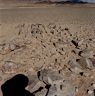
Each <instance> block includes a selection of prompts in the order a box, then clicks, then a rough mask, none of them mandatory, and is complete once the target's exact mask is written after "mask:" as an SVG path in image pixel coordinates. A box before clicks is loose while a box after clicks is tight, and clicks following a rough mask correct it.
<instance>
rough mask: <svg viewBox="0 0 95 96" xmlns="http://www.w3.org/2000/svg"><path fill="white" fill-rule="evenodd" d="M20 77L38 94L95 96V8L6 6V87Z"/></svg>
mask: <svg viewBox="0 0 95 96" xmlns="http://www.w3.org/2000/svg"><path fill="white" fill-rule="evenodd" d="M19 73H22V74H25V75H26V76H28V78H29V85H28V87H27V90H29V91H30V92H33V91H35V90H37V89H38V88H39V87H43V89H42V90H41V91H39V92H37V93H36V94H35V96H95V7H91V5H89V6H87V7H85V6H72V5H68V6H52V7H41V6H38V7H19V8H17V7H14V8H13V7H8V8H6V7H5V8H0V85H2V84H3V83H4V82H5V81H6V80H8V79H10V78H11V77H12V76H14V75H15V74H19ZM39 73H40V74H39ZM46 85H51V87H50V88H49V89H47V88H46V87H45V86H46ZM47 91H48V93H47ZM0 93H1V94H2V92H0ZM46 94H47V95H46ZM0 96H2V95H0Z"/></svg>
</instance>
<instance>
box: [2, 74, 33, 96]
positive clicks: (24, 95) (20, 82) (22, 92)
mask: <svg viewBox="0 0 95 96" xmlns="http://www.w3.org/2000/svg"><path fill="white" fill-rule="evenodd" d="M28 82H29V80H28V78H27V77H26V76H25V75H23V74H18V75H15V76H14V77H13V78H11V79H10V80H7V81H6V82H5V83H4V84H3V85H2V86H1V90H2V93H3V96H34V95H33V94H32V93H30V92H29V91H28V90H26V89H25V88H26V87H27V85H28Z"/></svg>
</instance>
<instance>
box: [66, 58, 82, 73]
mask: <svg viewBox="0 0 95 96" xmlns="http://www.w3.org/2000/svg"><path fill="white" fill-rule="evenodd" d="M68 68H69V69H70V70H71V71H72V72H74V73H77V74H79V73H80V72H83V70H82V67H81V66H80V65H79V63H78V62H76V60H74V59H73V60H70V61H69V62H68Z"/></svg>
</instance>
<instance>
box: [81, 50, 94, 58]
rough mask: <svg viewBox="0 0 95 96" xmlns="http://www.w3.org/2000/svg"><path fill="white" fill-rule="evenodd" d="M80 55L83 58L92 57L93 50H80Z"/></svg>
mask: <svg viewBox="0 0 95 96" xmlns="http://www.w3.org/2000/svg"><path fill="white" fill-rule="evenodd" d="M80 56H82V57H85V58H93V56H94V52H93V51H90V50H84V51H81V53H80Z"/></svg>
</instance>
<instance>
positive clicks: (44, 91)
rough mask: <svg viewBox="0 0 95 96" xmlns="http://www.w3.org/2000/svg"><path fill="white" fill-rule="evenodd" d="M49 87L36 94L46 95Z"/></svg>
mask: <svg viewBox="0 0 95 96" xmlns="http://www.w3.org/2000/svg"><path fill="white" fill-rule="evenodd" d="M46 93H47V89H45V88H44V89H43V90H41V91H39V92H37V93H36V94H35V96H46Z"/></svg>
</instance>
